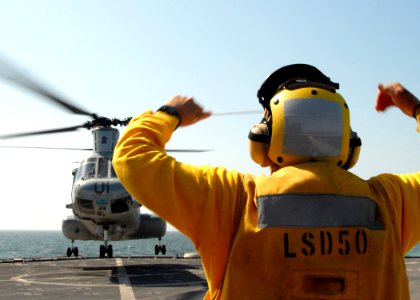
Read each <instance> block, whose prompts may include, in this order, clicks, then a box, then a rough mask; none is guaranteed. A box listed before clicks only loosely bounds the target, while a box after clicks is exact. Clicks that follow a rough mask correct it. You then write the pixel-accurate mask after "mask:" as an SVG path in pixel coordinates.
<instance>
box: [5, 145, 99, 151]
mask: <svg viewBox="0 0 420 300" xmlns="http://www.w3.org/2000/svg"><path fill="white" fill-rule="evenodd" d="M0 148H10V149H41V150H44V149H45V150H79V151H93V149H92V148H66V147H35V146H1V145H0Z"/></svg>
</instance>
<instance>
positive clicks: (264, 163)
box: [248, 118, 272, 167]
mask: <svg viewBox="0 0 420 300" xmlns="http://www.w3.org/2000/svg"><path fill="white" fill-rule="evenodd" d="M248 144H249V154H250V155H251V158H252V160H253V161H254V162H256V163H257V164H259V165H260V166H261V167H268V166H270V165H271V164H272V162H271V160H270V158H269V157H268V149H269V147H270V130H269V125H268V122H267V120H266V119H265V118H264V119H262V121H261V122H260V123H259V124H255V125H254V126H253V127H252V128H251V130H250V131H249V134H248Z"/></svg>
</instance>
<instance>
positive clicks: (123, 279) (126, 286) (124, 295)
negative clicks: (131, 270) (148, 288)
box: [116, 258, 136, 300]
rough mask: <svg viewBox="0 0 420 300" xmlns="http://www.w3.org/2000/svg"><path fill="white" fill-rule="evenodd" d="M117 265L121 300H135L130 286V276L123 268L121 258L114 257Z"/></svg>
mask: <svg viewBox="0 0 420 300" xmlns="http://www.w3.org/2000/svg"><path fill="white" fill-rule="evenodd" d="M116 264H117V267H118V282H119V284H118V286H119V288H120V296H121V300H136V297H135V296H134V291H133V288H132V287H131V282H130V278H129V277H128V275H127V272H126V271H125V268H124V263H123V261H122V259H121V258H117V259H116Z"/></svg>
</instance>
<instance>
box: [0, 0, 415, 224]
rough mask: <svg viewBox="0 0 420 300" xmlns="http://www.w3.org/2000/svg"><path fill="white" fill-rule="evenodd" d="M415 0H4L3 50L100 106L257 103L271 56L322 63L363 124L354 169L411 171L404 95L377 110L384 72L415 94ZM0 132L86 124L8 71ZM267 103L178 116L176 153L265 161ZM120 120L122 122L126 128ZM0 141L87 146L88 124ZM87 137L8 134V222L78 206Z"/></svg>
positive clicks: (272, 65) (0, 216)
mask: <svg viewBox="0 0 420 300" xmlns="http://www.w3.org/2000/svg"><path fill="white" fill-rule="evenodd" d="M419 13H420V2H419V1H417V0H401V1H390V0H381V1H377V0H373V1H363V3H362V1H360V2H358V4H356V2H355V1H346V0H344V1H332V0H331V1H330V0H326V1H323V0H321V1H305V0H304V1H299V2H296V1H282V0H266V1H250V0H241V1H237V0H231V1H226V0H214V1H187V0H177V1H169V0H167V1H165V0H154V1H140V0H139V1H132V0H126V1H108V0H100V1H99V0H87V1H86V0H71V1H70V0H62V1H53V0H43V1H25V0H14V1H5V0H0V41H1V42H0V57H2V59H6V60H7V61H9V62H11V63H13V64H16V65H17V66H18V67H19V69H20V70H21V71H22V72H24V73H25V74H27V75H28V76H33V77H35V78H37V80H39V81H40V82H41V83H42V84H43V85H45V86H48V87H49V88H50V89H52V90H53V91H54V92H56V93H57V94H59V95H61V96H62V97H64V98H65V99H69V101H71V102H73V103H76V104H77V105H78V106H80V107H82V108H84V109H85V110H88V111H91V112H94V113H97V114H99V115H103V116H106V117H110V118H113V117H117V118H125V117H132V116H136V115H138V114H140V113H142V112H144V111H145V110H149V109H152V110H156V109H157V108H159V107H160V106H161V105H163V104H164V103H165V102H166V101H167V100H168V99H169V98H171V97H172V96H173V95H176V94H184V95H192V96H194V97H195V98H196V100H197V101H198V102H199V103H200V104H201V105H203V107H204V108H205V109H207V110H211V111H212V112H214V113H223V112H232V111H248V110H257V111H258V110H261V112H262V108H261V107H260V105H259V103H258V100H257V97H256V93H257V90H258V89H259V87H260V85H261V83H262V82H263V81H264V79H265V78H266V77H267V76H268V75H269V74H271V73H272V72H273V71H275V70H276V69H278V68H280V67H282V66H285V65H288V64H292V63H307V64H311V65H314V66H316V67H317V68H319V69H320V70H321V71H322V72H323V73H324V74H326V75H327V76H329V77H330V78H331V79H332V80H333V81H335V82H339V83H340V90H339V92H340V93H341V94H342V95H343V97H344V98H345V99H346V101H347V103H348V105H349V107H350V112H351V124H352V129H353V130H354V131H356V132H357V133H358V134H359V136H360V137H361V138H362V144H363V145H362V150H361V154H360V158H359V161H358V164H357V165H356V166H355V167H354V168H353V169H352V172H354V173H355V174H357V175H358V176H360V177H362V178H364V179H368V178H370V177H371V176H375V175H377V174H379V173H384V172H392V173H408V172H415V171H417V170H418V169H419V167H420V156H419V155H417V153H418V151H419V149H420V136H419V135H418V133H417V132H416V122H415V120H414V119H410V118H408V117H405V116H403V115H402V114H401V113H400V112H399V111H398V110H397V109H392V108H391V109H389V111H387V112H385V113H377V112H376V111H375V109H374V103H375V97H376V94H377V84H378V83H380V82H382V83H390V82H394V81H399V82H401V83H402V84H403V85H405V86H406V87H407V88H408V89H409V90H411V91H412V92H413V93H414V94H416V95H420V76H419V73H420V59H419V53H420V52H419V49H420V18H419ZM0 103H1V104H2V105H1V109H0V120H1V124H2V126H1V127H0V135H2V134H10V133H15V132H22V131H23V132H25V131H32V130H42V129H50V128H57V127H67V126H73V125H79V124H82V123H84V122H85V121H87V120H88V119H87V118H86V117H84V116H78V115H73V114H70V113H68V112H67V111H65V110H63V109H62V108H60V107H58V106H56V105H53V104H51V103H50V102H48V101H45V99H44V98H42V97H40V96H38V95H36V94H34V93H32V92H29V91H27V90H24V89H22V88H20V87H18V86H16V85H13V84H10V83H8V82H6V81H3V80H0ZM261 117H262V116H261V115H260V114H250V115H236V116H214V117H211V118H209V119H206V120H204V121H202V122H200V123H198V124H196V125H194V126H191V127H186V128H180V129H178V130H177V131H176V132H175V133H174V135H173V138H172V139H171V141H170V142H169V143H168V145H167V148H172V149H210V150H212V151H209V152H205V153H194V154H191V153H188V154H185V153H176V155H174V156H175V157H176V158H177V159H178V160H180V161H183V162H188V163H192V164H199V165H213V166H225V167H226V168H227V169H236V170H239V171H241V172H244V173H252V174H255V175H259V174H267V173H268V170H266V169H262V168H261V167H259V166H258V165H256V164H255V163H253V161H252V160H251V158H250V156H249V153H248V144H247V143H248V139H247V136H248V132H249V130H250V128H251V127H252V126H253V125H254V124H255V123H258V122H259V121H260V119H261ZM123 130H124V128H121V129H120V131H123ZM0 145H9V146H10V145H20V146H37V147H78V148H89V147H91V146H92V135H91V133H90V132H89V131H87V130H79V131H77V132H74V133H62V134H52V135H46V136H37V137H26V138H17V139H13V140H3V141H0ZM88 155H89V153H88V152H86V151H62V150H61V151H60V150H36V149H7V148H0V160H1V166H2V167H1V171H0V174H1V175H0V176H1V177H0V188H1V193H0V197H1V198H0V230H4V229H33V230H61V222H62V219H63V218H65V217H66V216H67V215H71V210H69V209H66V208H65V205H66V204H68V203H70V202H71V197H70V192H71V184H72V170H73V169H74V168H77V167H78V163H80V162H81V161H82V160H83V159H84V158H85V157H87V156H88Z"/></svg>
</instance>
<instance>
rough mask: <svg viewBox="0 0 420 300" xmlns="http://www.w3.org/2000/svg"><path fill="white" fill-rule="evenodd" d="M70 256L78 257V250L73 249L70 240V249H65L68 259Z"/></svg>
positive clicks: (72, 242) (72, 243)
mask: <svg viewBox="0 0 420 300" xmlns="http://www.w3.org/2000/svg"><path fill="white" fill-rule="evenodd" d="M72 254H73V255H74V257H78V256H79V248H77V247H74V240H71V248H70V247H68V248H67V257H70V256H71V255H72Z"/></svg>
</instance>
